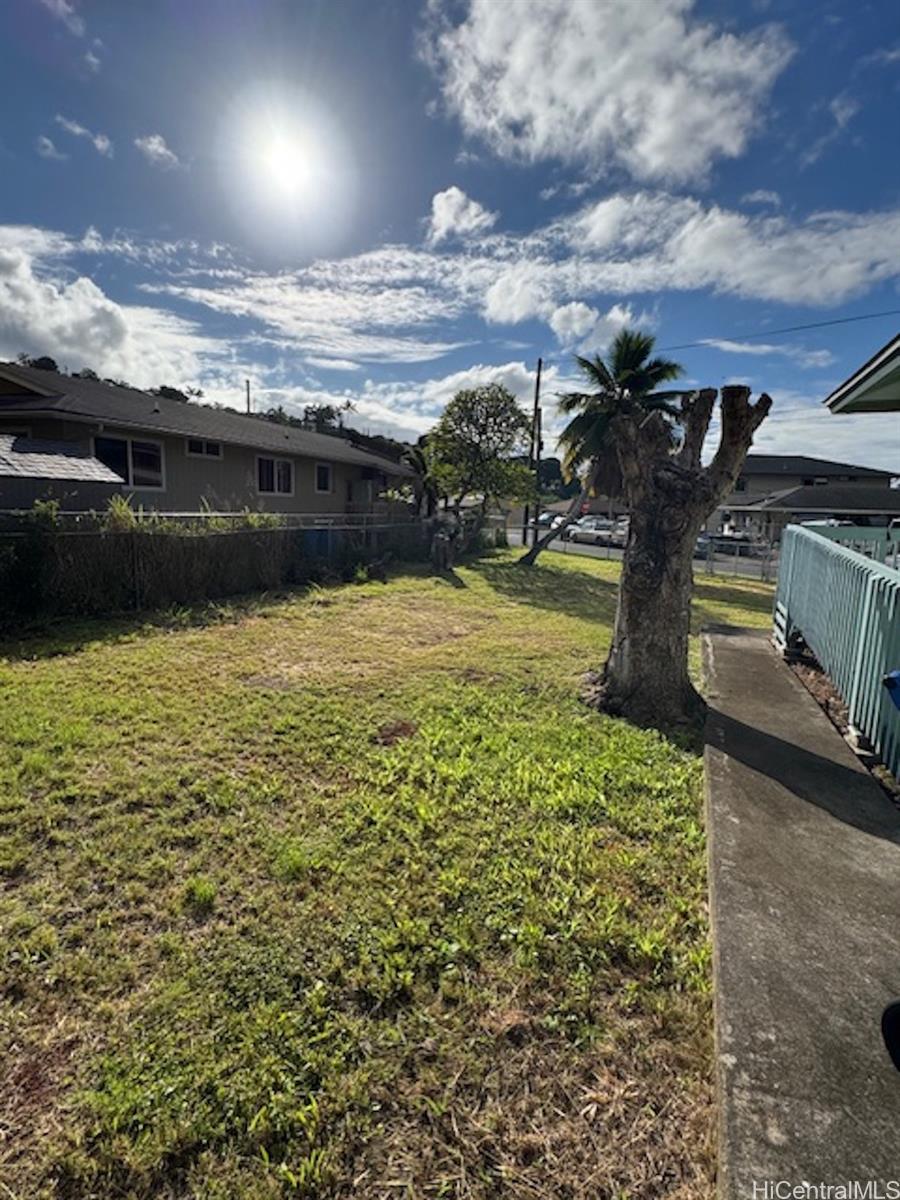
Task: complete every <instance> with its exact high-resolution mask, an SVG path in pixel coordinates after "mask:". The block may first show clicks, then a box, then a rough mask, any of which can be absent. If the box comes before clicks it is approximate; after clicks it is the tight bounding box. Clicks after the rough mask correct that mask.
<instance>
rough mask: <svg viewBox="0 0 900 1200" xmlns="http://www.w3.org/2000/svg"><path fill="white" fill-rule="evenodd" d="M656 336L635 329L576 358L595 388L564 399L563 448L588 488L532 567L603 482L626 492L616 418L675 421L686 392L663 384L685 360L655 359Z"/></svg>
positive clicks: (571, 472)
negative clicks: (604, 349) (603, 352)
mask: <svg viewBox="0 0 900 1200" xmlns="http://www.w3.org/2000/svg"><path fill="white" fill-rule="evenodd" d="M653 345H654V338H653V337H651V336H650V334H646V333H639V332H638V331H637V330H634V329H623V330H621V331H620V332H619V333H618V334H616V337H615V338H614V340H613V343H612V346H611V347H610V349H609V353H608V355H607V357H606V359H605V360H604V359H603V358H602V357H601V356H600V355H599V354H595V355H594V357H593V358H581V357H580V356H579V357H576V360H575V361H576V362H577V363H578V366H579V368H580V370H581V372H582V374H583V375H584V377H585V379H586V380H587V382H588V383H589V384H590V386H591V390H590V391H587V392H568V393H566V394H565V395H562V396H560V397H559V409H560V412H562V413H564V414H565V415H566V416H569V417H571V420H570V421H569V423H568V425H567V426H566V427H565V429H564V430H563V432H562V434H561V435H560V438H559V440H560V444H561V445H562V447H563V451H564V454H563V461H562V468H563V474H564V475H565V476H566V478H568V479H573V478H575V477H576V476H579V475H580V476H581V478H582V484H583V486H582V489H581V492H580V493H579V495H577V496H576V497H575V498H574V499H573V501H572V504H571V505H570V507H569V510H568V512H567V513H566V515H565V517H564V518H563V521H562V524H561V525H557V527H556V528H555V529H551V530H548V532H547V533H545V534H544V536H543V537H542V538H540V540H538V541H536V542H535V544H534V545H533V546H532V547H531V549H530V550H529V551H528V553H527V554H525V555H524V556H523V557H522V558H521V559H520V560H519V561H520V563H521V564H522V565H523V566H531V565H532V563H534V562H535V560H536V559H537V556H538V555H539V554H540V552H541V551H542V550H543V549H544V548H545V547H546V546H547V545H549V543H550V542H551V541H552V540H553V539H554V538H556V537H559V536H560V534H561V533H562V532H563V530H564V529H565V528H566V527H567V526H568V525H570V524H571V523H572V521H574V520H575V518H576V517H577V516H578V515H579V513H580V512H581V509H582V507H583V505H584V503H585V501H586V500H587V499H588V497H589V496H591V495H592V494H593V493H594V491H595V490H596V488H597V486H598V485H601V484H602V490H603V491H604V492H606V493H607V494H608V495H613V494H615V493H616V492H618V491H619V490H620V479H619V470H618V462H617V459H616V455H615V451H614V448H613V445H612V439H611V437H610V429H611V424H612V422H613V420H614V419H615V418H616V417H617V416H620V415H622V414H623V413H625V412H626V411H627V412H629V413H630V414H632V415H634V414H635V412H638V414H641V415H642V414H646V418H649V417H650V416H651V414H653V413H665V414H667V415H669V416H671V417H673V418H675V419H677V418H678V416H679V414H680V409H679V408H677V407H675V406H674V405H672V403H671V401H672V400H673V399H675V398H676V397H678V396H681V395H682V394H683V393H681V392H671V391H668V392H660V391H657V390H656V389H657V388H658V387H659V386H660V384H663V383H668V382H669V381H670V380H672V379H677V378H678V376H679V375H681V374H683V368H682V367H681V365H680V364H679V363H676V362H672V361H671V360H670V359H667V358H651V355H652V353H653ZM646 418H644V419H646Z"/></svg>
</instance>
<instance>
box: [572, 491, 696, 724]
mask: <svg viewBox="0 0 900 1200" xmlns="http://www.w3.org/2000/svg"><path fill="white" fill-rule="evenodd" d="M655 501H656V498H655V497H654V496H653V495H652V493H651V494H649V495H647V496H646V497H644V498H642V500H641V501H640V503H639V504H638V505H637V506H636V507H635V508H634V509H633V510H632V513H631V525H630V529H629V533H628V543H627V545H626V548H625V557H624V561H623V564H622V576H621V580H620V583H619V596H618V604H617V607H616V620H615V626H614V629H613V640H612V645H611V647H610V652H609V657H608V659H607V661H606V665H605V667H604V669H603V672H602V674H600V675H594V676H591V677H590V679H589V685H588V699H590V700H593V701H594V702H595V703H598V704H599V706H600V707H602V708H603V709H604V711H606V712H610V713H615V714H616V715H620V716H627V717H629V718H630V719H631V720H633V721H636V722H638V723H640V724H653V725H674V724H677V723H679V722H681V721H685V720H690V719H691V718H692V717H693V716H694V715H696V713H697V712H698V710H699V709H700V708H701V707H702V701H701V700H700V697H699V696H698V694H697V692H696V689H695V688H694V685H693V684H692V683H691V680H690V677H689V675H688V638H689V635H690V624H691V596H692V592H693V552H694V544H695V542H696V540H697V534H698V533H699V532H700V530H701V528H702V527H703V523H704V521H705V519H706V516H705V513H704V511H703V509H701V508H699V507H697V506H692V507H691V509H690V510H689V511H685V510H682V511H681V512H678V513H677V514H676V513H675V512H673V511H672V510H668V509H664V508H663V509H661V507H660V505H659V503H658V502H655Z"/></svg>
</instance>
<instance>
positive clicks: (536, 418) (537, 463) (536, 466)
mask: <svg viewBox="0 0 900 1200" xmlns="http://www.w3.org/2000/svg"><path fill="white" fill-rule="evenodd" d="M542 366H543V360H542V359H540V358H539V359H538V360H537V375H536V376H535V380H534V415H533V417H532V418H531V445H530V446H529V448H528V470H529V471H534V472H535V485H536V486H535V495H537V493H538V492H539V491H540V476H541V417H540V412H541V410H540V408H539V407H538V403H539V401H540V398H541V368H542ZM529 512H530V509H529V506H528V505H527V504H526V505H525V509H524V512H523V515H522V545H523V546H527V545H528V515H529ZM539 516H540V504H539V503H538V501H537V500H535V502H534V519H535V522H537V519H538V517H539ZM537 535H538V534H537V524H535V527H534V536H535V539H537Z"/></svg>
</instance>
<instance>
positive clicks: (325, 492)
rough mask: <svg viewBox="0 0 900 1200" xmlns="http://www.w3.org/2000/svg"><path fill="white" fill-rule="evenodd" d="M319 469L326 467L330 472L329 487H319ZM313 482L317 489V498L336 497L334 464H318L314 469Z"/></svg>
mask: <svg viewBox="0 0 900 1200" xmlns="http://www.w3.org/2000/svg"><path fill="white" fill-rule="evenodd" d="M319 467H324V468H325V470H326V471H327V472H328V487H327V488H320V487H319ZM313 482H314V483H315V487H316V495H317V496H333V495H334V464H333V463H330V462H317V463H316V464H315V467H314V475H313Z"/></svg>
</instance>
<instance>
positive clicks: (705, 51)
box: [424, 0, 792, 181]
mask: <svg viewBox="0 0 900 1200" xmlns="http://www.w3.org/2000/svg"><path fill="white" fill-rule="evenodd" d="M692 7H693V3H692V0H641V3H640V4H621V3H619V2H618V0H591V2H590V3H572V0H519V2H518V3H517V4H516V5H515V12H514V13H512V12H511V10H510V8H509V6H508V5H505V4H498V3H496V0H469V5H468V9H467V14H466V16H465V18H464V20H463V21H462V22H461V23H460V24H458V25H456V24H454V23H453V20H452V19H451V17H450V16H449V15H447V10H446V9H444V8H443V7H442V6H441V5H440V4H439V3H435V4H433V5H432V6H431V26H430V28H429V30H428V32H427V34H426V37H425V40H424V53H425V56H426V59H427V61H428V62H429V63H430V64H431V66H432V67H433V69H434V70H435V71H436V72H437V74H438V76H439V79H440V82H441V87H442V91H443V96H444V100H445V103H446V104H447V106H448V108H449V109H450V111H451V112H453V113H455V114H456V115H457V116H458V117H459V119H460V121H461V122H462V125H463V128H464V129H465V131H466V132H467V133H468V134H470V135H473V136H477V137H479V138H481V139H483V140H484V141H485V142H486V143H487V144H488V145H489V146H490V147H491V149H492V150H493V151H494V152H495V153H497V154H499V155H500V156H502V157H504V158H515V159H523V160H525V161H529V162H534V161H538V160H541V159H553V158H555V159H559V160H562V161H564V162H570V163H578V162H587V163H589V164H592V165H599V164H613V165H617V166H620V167H623V168H625V169H626V170H628V171H629V172H630V173H631V174H632V175H634V176H635V177H636V178H638V179H642V180H678V181H683V180H689V179H702V178H703V177H704V176H705V175H706V174H707V172H708V171H709V168H710V166H711V165H712V163H713V162H714V161H715V160H716V159H717V158H720V157H726V158H734V157H737V156H738V155H740V154H741V153H742V152H743V151H744V149H745V147H746V144H747V141H748V139H749V137H750V135H751V133H752V132H753V131H754V129H755V128H756V127H757V125H758V124H759V123H760V118H761V111H762V108H763V104H764V101H765V100H766V98H767V96H768V93H769V90H770V88H771V85H772V83H773V82H774V80H775V79H776V78H777V76H778V75H779V74H780V72H781V71H782V70H783V69H784V67H785V66H786V64H787V62H788V60H789V59H790V57H791V53H792V48H791V45H790V43H789V42H788V40H787V38H786V36H785V35H784V34H783V33H782V32H781V30H780V29H779V28H777V27H775V26H764V27H762V28H760V29H758V30H756V31H754V32H752V33H746V34H741V35H735V34H732V33H727V32H722V31H720V30H718V29H716V28H715V27H714V26H713V25H712V24H710V23H704V22H701V21H700V20H698V19H696V18H695V17H694V16H693V15H692V13H691V9H692Z"/></svg>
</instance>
